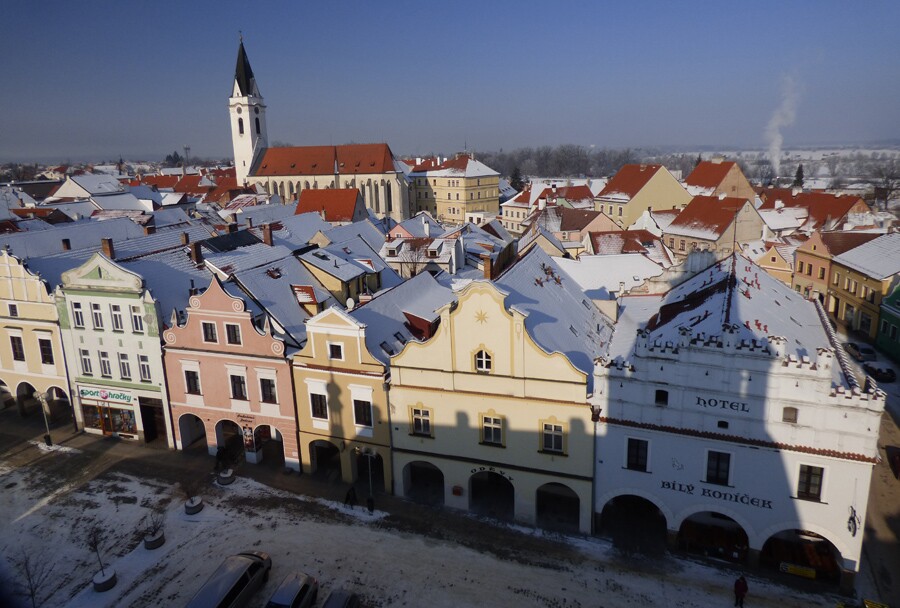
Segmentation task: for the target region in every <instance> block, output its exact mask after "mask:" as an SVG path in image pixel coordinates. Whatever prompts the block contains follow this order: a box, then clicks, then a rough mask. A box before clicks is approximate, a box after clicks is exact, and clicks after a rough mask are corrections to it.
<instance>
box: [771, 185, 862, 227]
mask: <svg viewBox="0 0 900 608" xmlns="http://www.w3.org/2000/svg"><path fill="white" fill-rule="evenodd" d="M760 198H761V199H762V201H763V204H762V205H761V206H760V209H775V202H776V201H781V203H782V204H783V205H784V206H785V207H804V208H806V209H807V210H808V211H809V218H810V220H812V221H813V226H814V227H817V228H818V227H821V226H823V225H825V224H826V223H827V222H829V221H831V222H836V221H838V220H840V219H842V218H843V217H844V216H845V215H847V214H848V213H849V212H850V209H852V208H853V206H854V205H856V204H857V203H862V204H863V205H866V203H865V201H864V200H863V199H862V198H860V197H858V196H853V195H849V196H848V195H840V194H829V193H826V192H798V193H797V194H794V191H793V190H791V189H790V188H766V189H765V190H764V191H763V192H762V193H761V194H760ZM868 208H869V207H868V205H866V209H867V210H868Z"/></svg>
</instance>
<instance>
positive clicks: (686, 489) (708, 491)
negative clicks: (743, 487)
mask: <svg viewBox="0 0 900 608" xmlns="http://www.w3.org/2000/svg"><path fill="white" fill-rule="evenodd" d="M659 487H660V488H661V489H663V490H672V491H673V492H683V493H684V494H690V495H691V496H697V494H696V493H695V490H700V494H699V495H700V496H702V497H704V498H715V499H716V500H722V501H725V502H736V503H738V504H742V505H747V506H750V507H757V508H759V509H771V508H772V501H771V500H766V499H764V498H757V497H755V496H750V495H749V494H745V493H741V492H722V491H721V490H713V489H712V488H697V487H696V486H694V484H692V483H680V482H677V481H660V482H659Z"/></svg>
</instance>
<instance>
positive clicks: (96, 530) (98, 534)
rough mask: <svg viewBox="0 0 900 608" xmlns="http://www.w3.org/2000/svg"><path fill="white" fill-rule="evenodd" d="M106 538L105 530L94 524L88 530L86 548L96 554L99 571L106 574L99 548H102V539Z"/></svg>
mask: <svg viewBox="0 0 900 608" xmlns="http://www.w3.org/2000/svg"><path fill="white" fill-rule="evenodd" d="M105 539H106V532H104V531H103V528H101V527H100V526H94V527H92V528H91V529H90V530H88V534H87V546H88V549H90V550H91V551H93V552H94V553H96V554H97V561H98V562H100V573H101V574H103V576H106V569H105V567H104V566H103V559H102V558H101V557H100V549H102V548H103V541H104V540H105Z"/></svg>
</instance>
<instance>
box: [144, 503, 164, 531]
mask: <svg viewBox="0 0 900 608" xmlns="http://www.w3.org/2000/svg"><path fill="white" fill-rule="evenodd" d="M165 522H166V512H165V511H164V510H163V508H162V507H161V506H160V505H154V506H153V507H151V509H150V512H149V513H148V514H147V517H146V518H145V524H144V534H145V535H146V536H156V534H157V533H158V532H159V531H160V530H162V527H163V524H165Z"/></svg>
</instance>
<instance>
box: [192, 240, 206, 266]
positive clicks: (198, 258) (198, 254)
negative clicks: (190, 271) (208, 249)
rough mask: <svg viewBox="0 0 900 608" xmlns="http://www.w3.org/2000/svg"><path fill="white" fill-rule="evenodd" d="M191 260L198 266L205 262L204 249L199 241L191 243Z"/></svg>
mask: <svg viewBox="0 0 900 608" xmlns="http://www.w3.org/2000/svg"><path fill="white" fill-rule="evenodd" d="M191 261H192V262H193V263H194V264H195V265H197V266H199V265H201V264H202V263H203V251H202V250H201V249H200V243H199V242H197V243H191Z"/></svg>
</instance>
